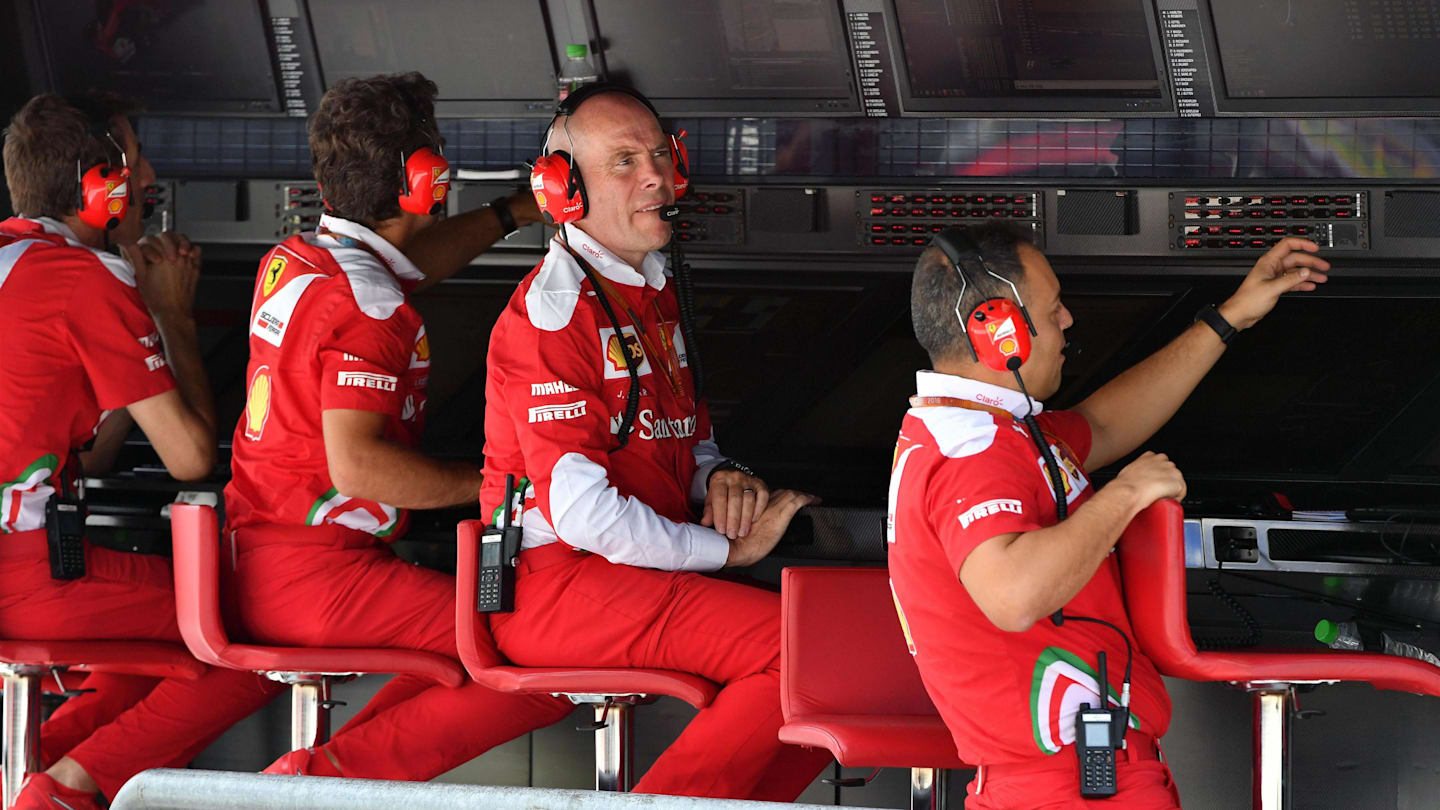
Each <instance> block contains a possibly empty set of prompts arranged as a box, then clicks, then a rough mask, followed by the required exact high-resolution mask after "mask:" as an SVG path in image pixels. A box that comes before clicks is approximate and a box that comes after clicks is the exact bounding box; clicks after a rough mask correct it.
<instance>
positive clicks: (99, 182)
mask: <svg viewBox="0 0 1440 810" xmlns="http://www.w3.org/2000/svg"><path fill="white" fill-rule="evenodd" d="M129 210H130V169H128V168H119V169H117V168H116V167H114V166H110V165H107V164H104V163H101V164H99V165H97V166H92V167H90V170H89V171H87V172H85V174H84V175H82V176H81V178H80V205H79V207H78V210H77V211H76V214H77V215H79V217H80V221H81V222H83V223H85V224H86V225H89V226H90V227H92V228H100V229H101V230H107V231H108V230H110V229H111V228H114V227H115V226H116V225H119V224H120V221H121V220H122V219H124V218H125V214H126V213H127V212H128V211H129Z"/></svg>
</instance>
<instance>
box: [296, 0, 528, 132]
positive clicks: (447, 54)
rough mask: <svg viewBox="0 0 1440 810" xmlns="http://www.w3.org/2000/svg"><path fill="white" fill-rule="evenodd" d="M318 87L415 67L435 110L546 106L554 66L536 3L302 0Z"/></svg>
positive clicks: (496, 111)
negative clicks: (434, 89)
mask: <svg viewBox="0 0 1440 810" xmlns="http://www.w3.org/2000/svg"><path fill="white" fill-rule="evenodd" d="M307 5H308V6H309V9H310V23H311V27H312V28H313V30H314V31H315V46H316V49H317V51H318V52H319V57H320V70H321V72H322V73H323V74H324V77H325V86H326V87H329V86H331V85H333V84H335V83H336V82H337V81H339V80H341V79H345V78H350V77H363V76H374V75H376V74H379V73H397V72H401V71H408V70H418V71H420V72H421V73H424V74H425V75H426V77H428V78H429V79H431V80H432V81H434V82H435V84H436V85H438V86H439V88H440V93H439V96H438V102H437V104H436V112H437V113H439V114H441V115H486V114H509V113H524V112H529V111H540V112H544V111H548V110H551V109H553V107H554V97H555V64H554V60H553V58H552V56H551V52H550V44H549V43H550V37H549V35H548V34H547V33H546V29H545V18H544V16H543V15H542V14H541V11H540V6H539V4H538V3H533V2H529V3H526V2H513V3H484V4H479V5H477V4H476V3H473V2H468V1H467V0H406V2H397V1H396V0H361V1H359V2H356V0H308V3H307Z"/></svg>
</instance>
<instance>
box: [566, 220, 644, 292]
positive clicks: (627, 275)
mask: <svg viewBox="0 0 1440 810" xmlns="http://www.w3.org/2000/svg"><path fill="white" fill-rule="evenodd" d="M563 227H564V228H565V234H566V235H567V236H568V237H569V239H570V247H572V248H574V250H575V252H576V253H579V254H580V255H581V256H584V257H585V261H587V262H589V263H590V266H591V267H593V268H595V270H596V271H598V272H599V273H600V275H602V276H604V277H605V278H608V279H610V280H611V281H613V282H615V283H616V284H626V285H629V286H631V287H639V286H641V285H642V284H649V285H650V286H651V287H654V288H655V289H657V290H663V289H665V255H664V254H662V253H661V252H660V251H658V250H652V251H650V252H649V253H647V254H645V260H644V261H642V262H641V263H640V272H638V273H637V272H635V268H633V267H631V266H630V265H628V264H626V263H625V262H624V261H622V260H621V259H620V258H619V257H617V256H616V255H615V254H614V253H612V252H611V251H610V250H609V248H606V247H605V246H604V245H602V244H600V243H599V242H597V241H595V239H594V238H593V237H592V236H590V234H588V233H585V232H584V231H582V230H580V228H579V227H578V226H575V225H573V224H570V225H565V226H563ZM557 238H558V237H557ZM561 250H564V248H561Z"/></svg>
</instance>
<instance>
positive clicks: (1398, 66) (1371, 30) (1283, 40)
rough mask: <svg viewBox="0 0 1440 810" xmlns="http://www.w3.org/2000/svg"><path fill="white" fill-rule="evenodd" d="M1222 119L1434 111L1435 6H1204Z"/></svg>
mask: <svg viewBox="0 0 1440 810" xmlns="http://www.w3.org/2000/svg"><path fill="white" fill-rule="evenodd" d="M1210 14H1211V19H1212V21H1213V24H1214V36H1215V41H1216V45H1217V48H1216V50H1217V51H1218V54H1219V60H1220V69H1221V70H1220V72H1221V75H1222V76H1223V79H1224V87H1225V92H1224V94H1223V97H1222V98H1221V99H1220V109H1221V111H1222V112H1244V111H1257V112H1265V111H1275V112H1297V113H1305V112H1314V113H1325V112H1341V113H1345V112H1363V111H1367V110H1375V111H1387V110H1389V111H1395V110H1401V111H1403V110H1409V111H1415V112H1424V113H1426V114H1434V112H1435V110H1436V104H1437V98H1440V58H1437V56H1436V50H1437V48H1440V0H1385V2H1376V1H1375V0H1328V1H1327V2H1298V0H1210Z"/></svg>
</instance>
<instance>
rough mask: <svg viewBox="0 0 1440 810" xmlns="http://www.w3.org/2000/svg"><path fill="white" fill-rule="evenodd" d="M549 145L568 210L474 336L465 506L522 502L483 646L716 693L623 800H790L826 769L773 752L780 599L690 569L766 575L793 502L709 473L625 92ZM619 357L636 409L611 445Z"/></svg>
mask: <svg viewBox="0 0 1440 810" xmlns="http://www.w3.org/2000/svg"><path fill="white" fill-rule="evenodd" d="M577 98H578V96H574V95H572V97H571V99H570V100H569V104H571V105H574V104H575V103H576V99H577ZM565 112H572V113H573V114H568V115H567V114H565ZM548 149H549V150H551V154H555V153H556V152H565V153H568V155H570V156H571V158H573V159H574V160H575V161H576V162H577V165H578V167H579V170H580V172H581V174H582V175H583V181H584V186H585V193H584V197H585V207H584V209H583V210H584V214H583V217H582V218H580V219H579V221H578V222H573V223H571V224H566V225H564V226H563V233H562V234H561V235H560V236H557V238H556V240H555V241H553V242H552V243H551V246H550V251H549V253H548V254H547V255H546V257H545V258H544V260H543V261H541V262H540V264H539V265H538V266H537V267H536V268H535V269H534V270H533V271H531V273H530V274H529V275H528V276H526V277H525V279H524V280H523V281H522V282H521V284H520V288H519V289H518V290H517V291H516V292H515V294H514V296H513V297H512V298H511V299H510V303H509V305H508V306H507V308H506V309H505V311H504V312H503V313H502V314H501V316H500V319H499V321H498V322H497V324H496V325H495V328H494V331H493V332H492V333H491V338H490V353H489V357H488V369H489V378H488V380H487V384H486V389H485V484H484V488H483V489H482V490H481V505H482V510H483V511H484V513H485V514H487V515H488V514H490V513H491V512H490V510H492V509H494V508H496V507H497V506H499V504H500V503H501V502H502V500H504V496H503V495H502V491H503V489H504V482H505V480H506V476H507V475H514V476H515V478H516V480H519V479H520V478H521V477H522V476H528V478H529V479H530V481H531V484H532V487H531V488H530V489H529V491H528V493H527V494H526V496H525V500H524V513H523V519H522V527H523V533H524V539H523V541H522V549H523V550H522V552H521V554H520V559H519V566H518V572H517V585H516V596H515V605H516V608H515V611H514V612H513V613H508V614H495V615H493V616H492V617H491V627H492V629H493V632H494V634H495V640H496V643H497V644H498V645H499V647H500V650H501V651H502V652H503V653H504V654H505V655H506V656H507V657H508V658H509V659H510V660H512V661H514V662H515V663H517V664H520V665H522V666H601V667H605V666H609V667H636V668H659V669H669V670H676V671H682V672H691V673H695V674H698V675H700V676H702V677H705V678H708V679H710V680H712V681H715V682H716V683H718V684H720V685H721V687H722V688H721V690H720V693H719V695H718V696H717V697H716V699H715V702H714V703H713V704H711V705H710V706H709V707H708V708H706V709H703V710H701V711H700V713H699V715H697V716H696V718H695V719H694V720H693V721H692V722H691V723H690V725H689V726H688V727H687V728H686V729H685V731H684V732H683V733H682V734H681V735H680V738H679V739H678V740H676V742H675V743H674V744H673V745H671V746H670V747H669V748H668V749H666V751H665V752H664V753H663V754H662V755H661V756H660V758H659V759H658V760H657V761H656V762H655V764H654V766H653V767H652V768H651V769H650V770H649V771H648V772H647V773H646V774H645V775H644V777H643V778H642V779H641V780H640V781H639V783H638V784H637V785H636V790H637V791H640V792H649V793H671V794H687V795H700V796H715V797H729V798H751V799H768V800H774V801H790V800H793V799H794V798H795V797H796V796H797V795H798V794H799V793H800V792H801V791H802V790H803V789H804V788H805V787H806V786H807V785H808V784H809V783H810V782H811V780H813V779H814V777H815V776H816V774H817V773H818V772H819V771H820V769H821V768H823V767H824V766H825V764H826V762H828V760H829V758H830V757H829V755H828V754H826V753H823V752H817V751H807V750H804V749H801V748H798V747H792V746H787V745H784V744H781V743H780V742H779V741H778V738H777V733H778V729H779V727H780V724H781V716H780V700H779V685H780V680H779V657H780V635H779V634H780V606H779V598H778V597H777V596H776V595H775V594H774V593H771V592H768V591H764V590H761V589H759V588H754V587H750V586H746V585H742V584H737V583H734V582H725V581H720V580H718V579H712V578H710V577H706V576H703V575H701V574H700V573H696V572H703V571H715V570H718V569H721V568H724V567H726V566H745V565H750V564H751V563H754V562H755V561H757V560H759V559H761V558H763V557H764V556H765V555H767V554H769V552H770V550H771V549H772V548H773V547H774V546H775V544H776V542H778V541H779V539H780V537H781V536H782V535H783V534H784V531H785V528H786V526H787V525H788V524H789V522H790V519H791V518H792V517H793V516H794V514H795V512H796V510H798V509H799V508H800V507H801V506H802V505H804V504H806V503H809V502H810V501H811V500H812V499H811V498H810V496H807V495H803V494H801V493H797V492H788V491H777V492H775V493H774V494H773V495H772V494H771V493H770V492H769V491H768V489H767V488H766V486H765V484H764V482H763V481H761V480H760V479H759V478H757V477H755V476H754V475H753V474H751V473H749V472H748V471H747V470H745V469H744V468H743V466H741V465H738V464H736V463H734V462H729V461H728V460H727V459H725V457H724V456H722V455H721V454H720V452H719V450H718V448H717V447H716V445H715V441H714V436H713V434H712V432H711V428H710V419H709V414H708V411H707V410H706V406H705V402H704V400H703V399H700V398H698V397H696V396H695V391H694V380H693V378H692V375H691V369H690V367H689V363H688V355H687V352H686V346H685V343H684V335H683V331H684V330H683V329H682V328H681V325H680V309H679V305H678V303H677V298H676V293H675V285H674V284H673V283H671V282H672V279H671V278H670V275H669V273H668V272H667V271H666V269H665V261H664V258H663V257H662V256H661V255H660V254H659V253H656V252H655V251H656V250H657V249H659V248H661V247H664V246H665V244H666V243H667V242H668V241H669V240H670V226H669V224H668V223H667V222H665V221H663V220H662V219H661V218H660V210H661V208H662V207H664V206H667V205H669V204H671V203H673V202H674V200H675V188H674V182H675V173H676V169H675V162H674V160H675V158H674V153H673V152H672V147H671V146H670V144H669V138H668V136H667V135H665V134H664V133H663V132H662V131H661V128H660V124H659V121H657V119H656V116H655V114H654V113H653V112H652V111H651V110H650V109H649V108H647V106H646V105H645V103H644V102H642V101H640V100H639V99H638V98H636V97H633V96H632V95H630V94H628V93H626V92H621V91H605V92H596V91H593V90H592V91H589V92H587V94H586V96H585V97H584V100H583V103H580V104H579V105H578V106H572V107H567V108H562V114H561V115H559V116H558V117H557V119H556V121H555V123H554V124H553V125H552V127H551V129H550V133H549V138H548ZM572 213H573V212H572ZM600 296H605V297H606V298H605V300H606V301H607V302H608V303H609V306H610V309H611V310H613V312H614V313H615V315H616V316H617V318H618V324H619V325H618V328H617V326H616V322H615V321H612V320H611V319H610V318H609V317H608V316H607V314H606V312H605V311H604V307H603V306H602V304H601V303H600ZM626 353H629V355H630V358H631V361H633V362H635V363H637V370H638V387H639V391H638V399H637V403H636V407H635V409H634V414H633V416H634V418H633V425H632V426H631V427H632V430H631V432H629V433H628V434H626V435H625V436H624V440H623V441H622V437H621V436H619V435H617V432H619V431H621V430H622V429H623V428H622V423H624V422H625V413H626V411H627V402H628V401H629V394H630V386H631V384H632V383H631V377H630V374H629V372H628V369H627V365H626ZM701 504H703V510H701V509H700V508H699V507H700V505H701ZM697 515H698V516H699V517H700V520H699V522H697V521H696V517H697Z"/></svg>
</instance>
